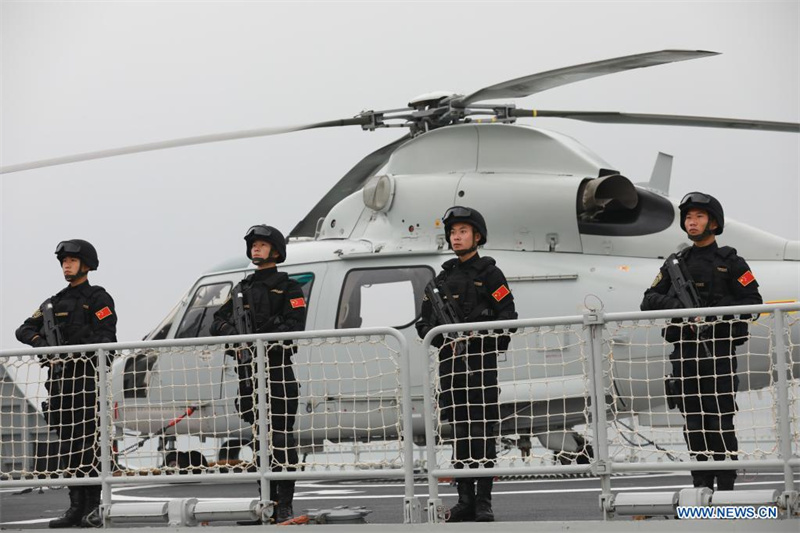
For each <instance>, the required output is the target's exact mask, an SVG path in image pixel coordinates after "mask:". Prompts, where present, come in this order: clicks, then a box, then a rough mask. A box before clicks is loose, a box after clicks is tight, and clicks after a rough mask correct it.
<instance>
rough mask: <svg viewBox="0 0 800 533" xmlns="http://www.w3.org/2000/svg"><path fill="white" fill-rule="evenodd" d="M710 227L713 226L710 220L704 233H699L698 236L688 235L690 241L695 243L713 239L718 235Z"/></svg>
mask: <svg viewBox="0 0 800 533" xmlns="http://www.w3.org/2000/svg"><path fill="white" fill-rule="evenodd" d="M710 225H711V219H709V220H708V222H706V227H705V229H704V230H703V232H702V233H698V234H697V235H689V234H688V233H687V235H688V236H689V240H690V241H693V242H701V241H704V240H706V239H707V238H709V237H711V236H712V235H716V233H714V231H715V230H712V229H709V226H710Z"/></svg>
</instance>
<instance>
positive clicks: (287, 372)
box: [211, 224, 306, 525]
mask: <svg viewBox="0 0 800 533" xmlns="http://www.w3.org/2000/svg"><path fill="white" fill-rule="evenodd" d="M244 240H245V242H246V243H247V250H246V251H247V258H248V259H250V260H251V261H252V262H253V264H254V265H256V267H257V270H256V271H255V272H254V273H253V274H250V275H249V276H247V277H246V278H245V279H244V280H242V282H241V283H239V284H238V285H237V286H236V287H234V289H233V291H232V292H231V297H230V298H229V299H228V301H226V302H225V303H224V304H223V305H222V307H221V308H220V309H219V311H217V312H216V314H215V315H214V322H213V323H212V324H211V334H212V335H218V336H219V335H242V334H247V333H280V332H285V331H302V330H303V328H304V327H305V320H306V300H305V297H304V296H303V291H302V289H301V287H300V284H299V283H297V282H296V281H294V280H292V279H290V278H289V276H288V275H287V274H286V273H284V272H278V269H277V266H276V265H277V264H278V263H282V262H284V261H285V260H286V240H285V239H284V237H283V234H281V232H280V231H278V230H277V229H275V228H273V227H271V226H266V225H263V224H262V225H258V226H253V227H251V228H250V229H249V230H247V234H246V235H245V236H244ZM236 298H240V302H239V303H240V304H241V306H240V305H239V303H237V302H236ZM237 308H239V309H241V310H242V312H243V313H244V316H237V314H238V313H237ZM247 329H251V330H252V331H246V330H247ZM290 344H291V343H288V342H287V343H286V344H280V343H277V344H272V345H270V346H269V349H268V350H267V367H268V373H267V392H268V402H269V424H270V429H271V431H272V434H271V445H272V448H273V454H272V457H271V464H270V468H271V470H272V471H273V472H279V471H281V470H284V469H286V470H290V471H294V470H296V467H295V466H294V465H296V464H297V463H298V462H299V460H298V456H297V446H296V443H295V437H294V433H293V432H294V422H295V418H296V416H297V415H296V413H297V404H298V400H297V399H298V396H299V389H298V385H297V380H296V378H295V375H294V370H293V369H292V360H291V357H292V355H293V354H294V353H295V351H296V348H293V347H291V346H290ZM251 349H252V347H243V348H240V349H238V350H236V351H235V353H236V356H237V357H238V371H239V398H238V408H239V412H240V414H241V417H242V418H243V419H244V420H245V421H247V422H249V423H250V424H253V425H254V435H255V434H256V431H255V430H256V426H255V424H256V420H257V419H258V416H257V411H256V409H255V394H254V390H255V383H256V381H255V378H254V376H253V370H254V369H255V364H256V361H255V358H253V357H252V352H251V351H250V350H251ZM255 442H256V443H258V439H257V438H256V439H255ZM287 465H290V466H287ZM294 484H295V482H294V481H292V480H282V481H271V482H270V495H271V497H272V499H273V500H275V501H276V502H277V507H276V509H275V513H274V518H275V521H276V522H278V523H281V522H284V521H286V520H289V519H290V518H291V517H292V515H293V514H294V511H293V509H292V500H293V498H294ZM260 523H261V521H260V520H257V521H255V522H251V523H247V524H246V525H255V524H260ZM242 524H245V523H242Z"/></svg>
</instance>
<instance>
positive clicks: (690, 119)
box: [509, 108, 800, 133]
mask: <svg viewBox="0 0 800 533" xmlns="http://www.w3.org/2000/svg"><path fill="white" fill-rule="evenodd" d="M509 111H510V113H509V114H510V115H511V116H512V117H518V118H522V117H526V118H532V117H539V118H544V117H553V118H567V119H571V120H581V121H583V122H596V123H600V124H640V125H653V126H693V127H699V128H729V129H742V130H761V131H780V132H787V133H800V123H796V122H774V121H769V120H746V119H737V118H716V117H696V116H688V115H652V114H643V113H619V112H615V111H546V110H537V109H516V108H512V109H510V110H509Z"/></svg>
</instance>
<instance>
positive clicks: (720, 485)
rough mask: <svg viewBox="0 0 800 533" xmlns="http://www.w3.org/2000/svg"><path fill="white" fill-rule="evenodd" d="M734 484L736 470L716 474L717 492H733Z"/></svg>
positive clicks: (721, 471)
mask: <svg viewBox="0 0 800 533" xmlns="http://www.w3.org/2000/svg"><path fill="white" fill-rule="evenodd" d="M735 483H736V470H720V471H719V472H718V473H717V490H733V485H734V484H735Z"/></svg>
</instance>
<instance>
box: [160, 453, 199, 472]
mask: <svg viewBox="0 0 800 533" xmlns="http://www.w3.org/2000/svg"><path fill="white" fill-rule="evenodd" d="M164 466H165V467H166V468H170V469H177V471H178V472H179V473H181V474H187V473H188V472H189V470H195V469H199V468H201V467H204V466H205V467H207V466H208V461H206V458H205V457H204V456H203V454H202V453H200V452H198V451H197V450H192V451H190V452H176V451H172V452H169V453H168V454H167V456H166V458H165V459H164Z"/></svg>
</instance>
